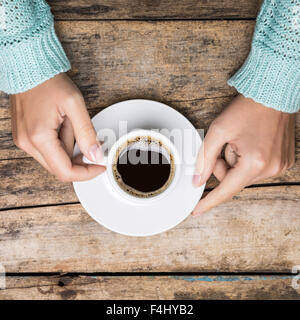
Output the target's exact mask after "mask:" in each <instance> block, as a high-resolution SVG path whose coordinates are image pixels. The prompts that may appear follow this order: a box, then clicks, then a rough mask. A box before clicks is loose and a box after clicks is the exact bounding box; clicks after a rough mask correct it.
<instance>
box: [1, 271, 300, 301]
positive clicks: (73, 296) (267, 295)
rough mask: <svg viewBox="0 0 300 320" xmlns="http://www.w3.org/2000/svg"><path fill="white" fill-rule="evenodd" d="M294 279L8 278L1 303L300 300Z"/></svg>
mask: <svg viewBox="0 0 300 320" xmlns="http://www.w3.org/2000/svg"><path fill="white" fill-rule="evenodd" d="M292 280H293V276H77V277H69V276H62V277H59V276H52V277H45V276H41V277H34V276H31V277H22V276H17V277H10V276H9V277H7V278H6V288H7V289H6V290H0V300H17V299H19V300H52V299H53V300H77V299H78V300H90V299H92V300H114V299H120V300H140V299H143V300H162V299H167V300H178V299H179V300H185V299H191V300H195V299H196V300H201V299H206V300H208V299H221V300H227V299H255V300H259V299H272V300H275V299H293V300H296V299H297V300H298V299H300V291H299V290H297V289H294V288H293V287H292Z"/></svg>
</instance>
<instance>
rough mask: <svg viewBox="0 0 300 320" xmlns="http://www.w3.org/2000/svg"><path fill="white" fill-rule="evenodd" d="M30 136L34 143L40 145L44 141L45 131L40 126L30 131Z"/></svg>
mask: <svg viewBox="0 0 300 320" xmlns="http://www.w3.org/2000/svg"><path fill="white" fill-rule="evenodd" d="M28 138H29V140H30V141H31V142H32V144H33V145H40V144H41V143H43V141H44V131H43V130H41V129H38V128H32V129H31V130H30V131H29V132H28Z"/></svg>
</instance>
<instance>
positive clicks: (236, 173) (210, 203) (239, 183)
mask: <svg viewBox="0 0 300 320" xmlns="http://www.w3.org/2000/svg"><path fill="white" fill-rule="evenodd" d="M248 175H249V172H248V171H247V170H245V168H244V166H242V165H240V166H236V167H235V168H231V169H229V170H228V172H227V175H226V176H225V178H224V179H223V181H222V182H221V183H220V184H219V185H218V186H217V187H216V188H215V189H214V190H213V191H211V192H209V193H208V194H207V196H206V197H205V198H203V199H202V200H200V201H199V203H198V205H197V206H196V208H195V209H194V211H193V215H199V214H201V213H204V212H206V211H208V210H210V209H211V208H213V207H215V206H217V205H219V204H220V203H222V202H224V201H226V200H228V199H231V198H232V197H233V196H234V195H235V194H236V193H238V192H239V191H240V190H242V189H243V188H244V187H245V186H246V185H247V184H248V183H249V177H248Z"/></svg>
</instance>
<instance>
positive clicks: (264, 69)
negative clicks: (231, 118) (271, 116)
mask: <svg viewBox="0 0 300 320" xmlns="http://www.w3.org/2000/svg"><path fill="white" fill-rule="evenodd" d="M228 84H229V85H231V86H234V87H235V88H236V89H237V91H239V92H240V93H242V94H243V95H244V96H246V97H248V98H252V99H253V100H255V101H256V102H259V103H262V104H263V105H265V106H268V107H271V108H273V109H276V110H279V111H283V112H290V113H292V112H296V111H298V110H299V109H300V0H265V1H264V3H263V5H262V8H261V10H260V13H259V15H258V17H257V23H256V28H255V32H254V36H253V40H252V47H251V51H250V54H249V56H248V58H247V60H246V61H245V63H244V65H243V66H242V67H241V69H240V70H239V71H238V72H237V73H236V74H235V75H234V76H233V77H232V78H231V79H229V81H228Z"/></svg>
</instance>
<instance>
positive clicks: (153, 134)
mask: <svg viewBox="0 0 300 320" xmlns="http://www.w3.org/2000/svg"><path fill="white" fill-rule="evenodd" d="M138 137H150V138H152V139H154V140H156V141H160V142H161V143H162V146H163V148H166V149H167V150H168V152H169V153H170V154H171V156H172V158H173V164H174V174H173V179H172V181H171V182H170V184H169V185H168V186H167V187H166V189H165V190H163V191H162V192H161V193H159V194H157V195H155V196H152V197H145V198H141V197H137V196H134V195H132V194H129V193H127V192H126V191H124V190H123V189H122V188H121V187H120V185H119V184H118V182H117V181H116V179H115V176H114V173H113V163H114V159H115V155H116V154H117V152H118V150H119V148H120V147H121V146H123V145H124V144H126V142H127V141H132V140H134V139H135V138H138ZM82 160H83V162H84V163H87V164H96V165H104V166H106V171H105V172H104V173H103V175H106V177H107V179H106V181H107V186H108V187H109V188H111V190H112V191H113V192H114V191H116V192H114V194H115V195H116V196H117V197H120V198H122V199H124V200H126V201H129V202H131V203H133V204H147V203H149V202H152V201H158V200H160V199H161V198H163V197H165V196H166V195H168V194H169V193H170V192H172V190H173V189H174V188H175V186H176V184H177V182H178V179H179V176H180V163H181V162H180V157H179V153H178V151H177V149H176V147H175V145H174V144H173V143H172V142H171V141H170V139H169V138H167V137H166V136H164V135H163V134H161V133H159V132H157V131H154V130H144V129H135V130H133V131H131V132H129V133H127V134H125V135H123V136H122V137H120V138H119V139H118V140H117V141H116V142H115V143H114V144H113V145H112V146H111V148H110V149H109V150H107V152H106V153H105V154H104V157H103V161H102V162H101V163H99V162H98V163H94V162H92V161H90V160H89V159H87V158H86V157H84V156H83V158H82Z"/></svg>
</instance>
